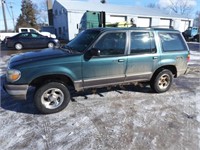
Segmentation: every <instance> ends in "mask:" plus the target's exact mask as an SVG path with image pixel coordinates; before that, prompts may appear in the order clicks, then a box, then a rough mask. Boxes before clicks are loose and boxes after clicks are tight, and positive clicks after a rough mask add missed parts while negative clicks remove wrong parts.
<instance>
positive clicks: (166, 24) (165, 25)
mask: <svg viewBox="0 0 200 150" xmlns="http://www.w3.org/2000/svg"><path fill="white" fill-rule="evenodd" d="M171 22H172V21H171V19H160V22H159V26H161V27H163V28H169V27H170V26H171Z"/></svg>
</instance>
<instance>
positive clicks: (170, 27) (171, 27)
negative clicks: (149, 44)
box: [150, 26, 174, 29]
mask: <svg viewBox="0 0 200 150" xmlns="http://www.w3.org/2000/svg"><path fill="white" fill-rule="evenodd" d="M150 28H169V29H174V27H173V26H151V27H150Z"/></svg>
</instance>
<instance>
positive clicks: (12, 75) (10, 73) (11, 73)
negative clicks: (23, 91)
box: [6, 69, 21, 82]
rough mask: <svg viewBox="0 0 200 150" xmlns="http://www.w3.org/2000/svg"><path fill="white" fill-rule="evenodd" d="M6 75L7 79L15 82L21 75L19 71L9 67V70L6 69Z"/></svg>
mask: <svg viewBox="0 0 200 150" xmlns="http://www.w3.org/2000/svg"><path fill="white" fill-rule="evenodd" d="M6 77H7V79H8V81H10V82H15V81H17V80H19V78H20V77H21V72H20V71H19V70H15V69H10V70H7V74H6Z"/></svg>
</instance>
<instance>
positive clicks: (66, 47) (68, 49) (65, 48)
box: [60, 45, 73, 53]
mask: <svg viewBox="0 0 200 150" xmlns="http://www.w3.org/2000/svg"><path fill="white" fill-rule="evenodd" d="M60 48H62V49H64V50H67V51H68V52H69V53H72V52H73V49H72V47H70V46H68V45H64V46H61V47H60Z"/></svg>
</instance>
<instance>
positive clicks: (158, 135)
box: [0, 44, 200, 150]
mask: <svg viewBox="0 0 200 150" xmlns="http://www.w3.org/2000/svg"><path fill="white" fill-rule="evenodd" d="M189 45H190V49H191V50H192V51H191V62H190V65H189V67H190V72H189V74H187V75H184V76H181V77H180V78H177V79H175V80H174V84H173V85H172V87H171V89H170V90H169V91H168V92H166V93H163V94H155V93H153V92H152V91H151V89H150V87H149V86H143V87H141V85H136V86H133V85H129V86H124V87H115V88H111V89H107V88H104V89H99V90H97V91H96V93H93V92H92V91H91V90H88V91H85V92H80V93H77V94H73V99H72V102H70V104H69V105H68V107H67V108H66V109H64V110H63V111H62V112H59V113H56V114H51V115H41V114H39V113H38V111H37V110H36V108H35V107H34V105H33V102H32V97H33V93H34V89H31V90H30V91H29V97H28V101H23V102H21V101H20V102H19V101H15V100H13V99H12V98H11V97H10V96H9V95H7V94H6V93H5V91H4V90H3V89H2V86H1V87H0V88H1V107H0V149H4V150H11V149H15V150H19V149H20V150H21V149H25V150H28V149H33V150H38V149H40V150H43V149H44V150H46V149H48V150H61V149H62V150H63V149H66V150H89V149H91V150H93V149H99V150H147V149H149V150H166V149H167V150H199V149H200V46H199V44H189ZM1 56H2V57H1V62H0V63H1V68H0V69H1V74H3V73H4V70H5V69H4V68H5V66H6V62H7V61H8V60H9V57H10V55H1ZM1 81H2V82H3V81H4V76H1ZM1 84H2V83H1Z"/></svg>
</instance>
